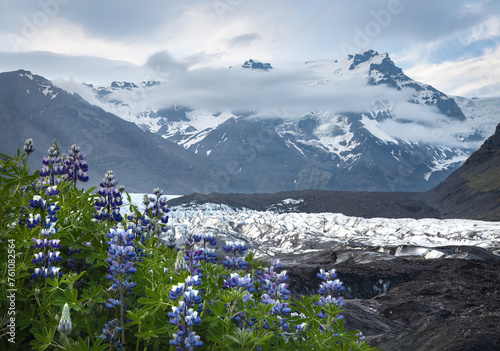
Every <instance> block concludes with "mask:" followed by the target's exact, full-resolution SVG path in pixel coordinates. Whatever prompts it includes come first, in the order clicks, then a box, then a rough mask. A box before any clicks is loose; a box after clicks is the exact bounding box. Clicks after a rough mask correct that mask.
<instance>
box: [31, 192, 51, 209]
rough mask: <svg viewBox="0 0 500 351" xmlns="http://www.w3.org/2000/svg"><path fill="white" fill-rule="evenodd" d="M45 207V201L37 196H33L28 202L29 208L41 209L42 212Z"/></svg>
mask: <svg viewBox="0 0 500 351" xmlns="http://www.w3.org/2000/svg"><path fill="white" fill-rule="evenodd" d="M46 206H47V203H46V202H45V200H44V199H43V198H42V197H41V196H39V195H35V196H33V199H31V200H30V207H31V208H38V207H39V208H41V209H43V210H45V207H46Z"/></svg>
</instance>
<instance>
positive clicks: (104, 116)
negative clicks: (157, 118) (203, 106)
mask: <svg viewBox="0 0 500 351" xmlns="http://www.w3.org/2000/svg"><path fill="white" fill-rule="evenodd" d="M28 138H33V140H34V143H35V152H34V154H33V155H31V157H30V165H31V167H32V169H40V168H41V166H42V157H43V156H44V155H46V152H47V150H48V148H49V147H50V146H51V145H52V143H53V141H54V140H57V141H58V143H59V145H60V147H61V152H64V153H65V152H67V150H69V148H70V147H71V145H72V144H77V145H78V146H79V147H80V148H81V151H82V152H83V153H85V154H86V155H87V163H88V164H89V172H88V173H89V176H90V180H89V182H88V184H87V186H97V185H99V182H100V181H101V180H102V177H103V176H104V174H105V173H106V171H107V170H113V171H114V173H115V176H116V178H117V180H118V181H119V182H120V184H123V185H125V186H126V189H127V191H130V192H148V191H152V190H153V189H154V188H155V187H162V188H163V189H164V190H165V191H167V192H168V193H172V194H179V193H188V192H192V191H195V189H198V191H201V192H203V191H205V189H207V188H211V186H210V184H212V183H215V180H213V179H212V178H210V174H211V171H212V170H213V169H214V168H215V166H214V165H213V163H212V162H211V161H210V160H207V159H206V158H202V157H198V156H197V155H195V154H193V153H191V152H189V151H186V150H184V149H183V148H182V147H180V146H178V145H176V144H175V143H172V142H169V141H167V140H164V139H162V138H161V137H159V136H156V135H152V134H150V133H146V132H143V131H142V130H141V129H140V128H139V127H137V126H136V125H135V124H133V123H130V122H126V121H124V120H122V119H121V118H118V117H116V116H115V115H113V114H111V113H107V112H106V111H104V110H102V109H101V108H99V107H96V106H94V105H91V104H89V103H88V102H86V101H85V100H83V99H82V98H81V97H80V96H78V95H76V94H69V93H67V92H66V91H64V90H62V89H59V88H57V87H55V86H53V84H52V83H51V82H50V81H48V80H46V79H45V78H43V77H41V76H37V75H34V74H31V72H28V71H23V70H20V71H17V72H7V73H0V152H1V153H4V154H14V153H15V152H16V150H17V149H22V147H23V143H24V141H25V140H26V139H28ZM222 189H223V188H222Z"/></svg>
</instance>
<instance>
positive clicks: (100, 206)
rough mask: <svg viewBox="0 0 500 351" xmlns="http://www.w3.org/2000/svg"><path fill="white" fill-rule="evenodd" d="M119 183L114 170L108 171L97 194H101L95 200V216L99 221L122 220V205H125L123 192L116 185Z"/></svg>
mask: <svg viewBox="0 0 500 351" xmlns="http://www.w3.org/2000/svg"><path fill="white" fill-rule="evenodd" d="M117 184H118V181H116V179H115V176H114V174H113V171H107V172H106V175H105V176H104V179H103V180H102V182H101V184H100V186H101V187H100V189H99V190H98V191H97V194H98V195H99V196H100V198H99V199H97V200H96V202H95V206H94V208H95V212H94V218H95V219H96V220H99V221H101V220H102V221H104V220H105V221H107V222H108V223H112V222H121V221H122V220H123V217H122V216H121V214H120V206H122V205H123V201H122V199H121V193H120V191H119V190H118V188H116V187H115V186H116V185H117Z"/></svg>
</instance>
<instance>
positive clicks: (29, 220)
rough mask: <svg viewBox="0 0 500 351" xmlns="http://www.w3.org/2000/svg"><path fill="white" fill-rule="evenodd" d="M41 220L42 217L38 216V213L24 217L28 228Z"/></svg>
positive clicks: (33, 226)
mask: <svg viewBox="0 0 500 351" xmlns="http://www.w3.org/2000/svg"><path fill="white" fill-rule="evenodd" d="M41 221H42V217H41V216H40V214H39V213H37V214H35V215H33V214H31V213H30V214H29V216H28V218H27V219H26V226H27V227H28V228H30V229H32V228H35V227H36V226H37V225H38V224H40V222H41Z"/></svg>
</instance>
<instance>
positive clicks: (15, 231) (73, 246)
mask: <svg viewBox="0 0 500 351" xmlns="http://www.w3.org/2000/svg"><path fill="white" fill-rule="evenodd" d="M32 151H33V143H32V141H31V140H28V141H27V142H26V144H25V148H24V153H21V152H19V151H18V153H17V154H16V155H15V156H13V157H11V156H7V155H0V166H1V168H0V230H1V232H0V242H1V246H0V250H1V252H0V257H2V259H3V260H6V262H5V264H4V262H2V267H4V268H3V269H2V272H1V273H2V277H1V279H2V284H1V296H2V298H1V300H0V315H2V316H5V317H4V318H3V320H2V323H1V325H2V327H1V328H2V329H1V331H0V334H1V335H2V338H1V339H0V349H6V348H10V349H13V350H15V349H27V348H29V349H33V350H95V351H97V350H108V349H109V350H168V349H170V350H193V349H200V350H202V349H206V350H236V349H238V350H374V348H371V347H370V346H369V345H368V344H367V343H366V342H365V341H363V337H362V334H361V333H360V332H359V331H347V330H346V329H345V327H344V322H343V319H342V311H343V302H342V298H341V297H339V296H338V295H339V293H340V292H341V291H342V290H343V286H342V283H341V282H340V281H338V280H337V279H335V271H334V270H330V271H324V270H321V271H320V272H319V273H318V283H319V282H321V285H320V286H319V290H318V295H315V296H305V297H299V298H293V299H291V298H290V295H291V294H290V291H289V290H288V284H287V280H288V276H287V274H286V271H282V270H281V269H280V263H279V261H275V262H273V265H272V266H270V267H264V266H263V265H262V263H261V262H259V261H257V260H256V259H255V258H254V257H253V255H252V253H250V252H248V248H247V246H246V245H245V244H244V243H243V242H226V244H225V245H223V246H222V248H223V249H224V251H225V252H226V253H227V256H226V257H225V258H223V259H222V258H219V259H217V253H216V251H215V250H214V249H213V247H214V246H215V245H217V238H216V236H215V235H214V234H213V233H187V234H186V235H185V237H184V238H183V241H180V240H179V238H176V237H175V235H174V234H173V231H172V228H169V227H168V225H167V224H168V215H169V210H168V208H167V207H166V201H165V198H164V197H163V196H162V191H161V190H159V189H155V191H154V193H155V196H149V197H148V196H146V197H145V199H144V204H145V205H146V210H145V211H144V212H142V213H141V212H139V210H138V209H137V207H135V206H134V205H132V204H131V205H129V212H128V213H130V215H128V216H125V215H124V214H122V212H121V209H122V208H123V201H122V197H125V196H127V197H128V200H129V203H130V202H131V201H130V196H128V194H127V193H126V192H125V190H124V188H123V187H118V186H117V181H116V180H115V179H114V175H113V172H111V171H109V172H107V174H106V175H105V177H104V179H103V181H102V183H101V185H100V188H99V189H97V191H95V190H96V189H90V190H88V191H86V190H83V189H79V188H78V182H85V181H87V180H88V176H87V174H86V171H87V169H88V166H87V164H86V162H85V156H84V155H83V154H82V153H80V151H79V149H78V147H76V146H75V145H73V146H72V147H71V149H70V151H69V152H68V154H67V155H60V150H59V146H58V145H57V143H54V146H52V147H51V148H50V149H49V152H48V156H47V157H45V158H44V159H43V162H42V163H43V167H42V169H41V170H40V171H36V172H35V173H31V172H30V169H29V168H28V166H27V160H28V157H29V155H30V153H31V152H32Z"/></svg>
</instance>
